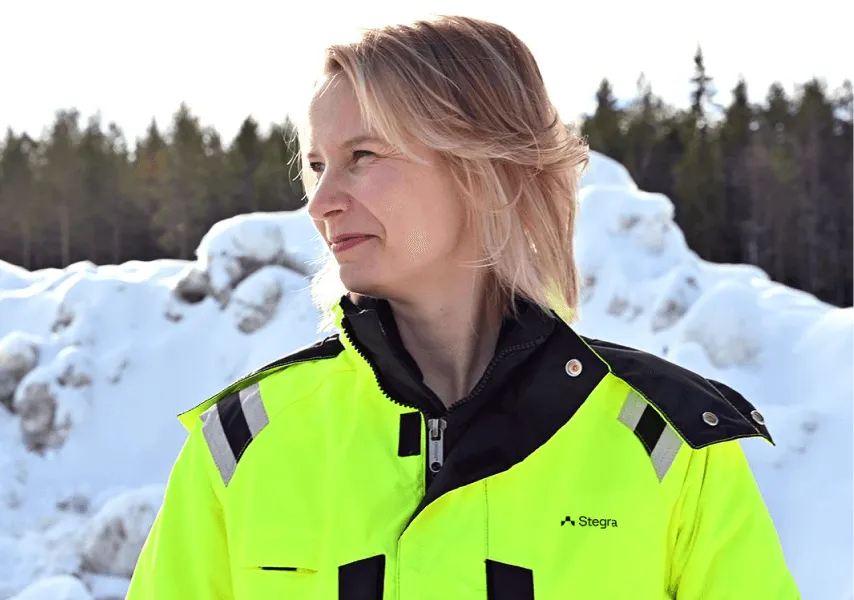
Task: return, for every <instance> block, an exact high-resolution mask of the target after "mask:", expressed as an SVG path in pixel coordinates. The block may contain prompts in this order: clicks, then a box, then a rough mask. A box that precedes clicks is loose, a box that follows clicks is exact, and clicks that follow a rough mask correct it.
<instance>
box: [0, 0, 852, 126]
mask: <svg viewBox="0 0 854 600" xmlns="http://www.w3.org/2000/svg"><path fill="white" fill-rule="evenodd" d="M409 4H414V5H416V6H418V7H419V8H417V9H414V8H406V6H407V5H409ZM689 4H690V3H686V2H680V1H679V0H611V1H610V2H602V1H599V0H588V1H587V2H572V1H570V2H567V1H566V0H519V1H516V2H510V1H509V0H453V1H451V0H424V1H415V2H412V1H411V0H397V1H392V2H389V1H387V0H362V1H361V2H344V1H342V0H309V1H302V2H299V3H296V2H293V1H291V2H287V1H283V0H237V1H234V0H227V1H226V0H144V1H142V2H140V1H136V0H135V1H133V2H131V1H129V0H71V1H69V0H52V1H48V0H24V1H15V0H0V24H2V28H0V31H2V33H0V82H2V83H0V86H2V87H0V131H5V129H6V127H8V126H11V127H12V128H13V129H14V130H15V131H16V132H20V131H22V130H23V131H28V132H29V133H30V134H32V135H38V134H39V133H40V132H41V131H42V129H43V128H44V127H45V126H46V125H48V124H49V123H50V122H51V121H52V118H53V114H54V112H55V111H56V110H57V109H59V108H65V107H76V108H78V109H79V110H80V111H81V113H82V114H83V116H84V117H87V116H89V115H91V114H93V113H94V112H95V111H99V110H100V112H101V114H102V116H103V119H104V122H105V123H106V122H108V121H110V120H114V121H116V122H117V123H118V124H119V126H120V127H121V128H122V129H123V130H124V132H125V134H126V135H127V137H128V138H129V139H131V140H133V139H134V137H136V136H138V135H142V133H143V132H144V130H145V128H146V126H147V124H148V123H149V122H150V120H151V118H152V117H156V118H157V120H158V122H159V123H160V124H161V125H165V124H168V122H169V119H170V117H171V115H172V113H173V112H174V111H175V109H176V108H177V107H178V105H179V104H180V103H181V101H186V102H187V103H188V104H189V105H190V107H191V109H192V110H193V112H194V113H195V114H197V115H198V116H199V117H200V118H201V120H202V122H203V123H204V124H209V125H213V126H215V127H216V129H217V130H218V131H220V133H222V135H223V138H224V140H225V141H229V140H230V139H231V138H232V137H233V136H234V134H235V133H236V131H237V128H238V127H239V125H240V123H241V121H242V120H243V119H244V118H245V117H246V116H247V115H248V114H252V115H253V116H254V117H255V118H257V119H258V120H259V121H260V122H261V124H262V125H265V126H266V125H267V124H268V123H270V122H273V121H281V120H282V118H283V116H284V115H285V114H286V113H287V112H288V110H289V107H292V106H294V102H295V98H296V97H297V96H298V94H299V93H300V92H301V91H302V90H303V89H304V88H301V87H300V86H298V85H295V84H294V79H295V75H296V76H297V77H302V78H303V80H304V78H305V77H306V75H307V74H308V73H309V72H310V69H311V68H312V67H313V66H314V65H315V64H316V63H315V62H313V61H312V57H314V56H315V54H313V53H312V51H313V50H316V49H319V48H320V47H322V46H323V45H324V44H325V42H327V41H329V40H332V39H335V38H336V37H338V36H340V35H346V33H347V32H350V31H352V30H353V29H354V28H357V27H363V26H371V25H376V24H382V23H386V22H390V21H398V20H408V19H411V18H413V17H418V16H424V15H425V14H428V13H456V14H466V15H470V16H475V17H481V18H486V19H490V20H493V21H497V22H499V23H501V24H503V25H506V26H508V27H509V28H510V29H512V30H513V31H514V32H515V33H516V34H518V35H519V36H520V37H521V38H522V39H523V40H524V41H525V42H526V43H527V44H528V45H529V46H530V47H531V49H532V50H533V52H534V54H535V56H536V57H537V59H538V61H539V63H540V67H541V70H542V72H543V75H544V77H545V79H546V82H547V84H548V86H549V89H550V91H551V93H552V96H553V98H554V99H555V101H556V102H557V104H558V106H559V107H560V109H561V112H562V113H563V115H564V117H565V118H566V119H572V118H575V117H576V116H578V115H579V114H580V113H581V112H584V111H588V110H590V109H591V108H592V106H593V94H594V93H595V91H596V88H597V86H598V84H599V81H600V80H601V79H602V77H604V76H607V77H608V78H609V79H611V81H612V83H614V85H615V88H616V91H617V94H618V95H620V96H624V97H630V96H632V95H633V93H634V90H635V82H636V80H637V78H638V75H639V74H640V73H641V71H643V72H645V73H646V76H647V78H648V79H649V80H650V81H651V83H652V86H653V90H654V91H655V92H657V93H658V94H660V95H662V96H664V98H665V99H666V100H667V101H669V102H671V103H674V104H685V103H686V102H687V94H688V79H689V78H690V77H691V74H692V70H693V63H692V57H693V53H694V50H695V48H696V46H697V43H698V42H699V43H701V44H702V46H703V50H704V53H705V55H706V66H707V69H708V72H709V74H710V75H711V76H713V77H714V78H715V83H716V85H717V87H718V89H719V90H720V93H719V95H718V98H717V99H718V100H719V101H722V102H727V101H728V100H729V98H730V94H729V91H730V90H731V89H732V87H733V86H734V85H735V83H736V81H737V78H738V76H739V74H744V76H745V77H746V79H747V82H748V85H749V86H750V89H751V99H755V100H759V99H761V98H762V97H764V95H765V93H766V91H767V89H768V86H769V84H770V83H772V82H773V81H775V80H779V81H781V82H782V83H783V84H784V85H786V86H787V87H789V88H790V89H791V88H792V86H793V84H794V83H803V82H804V81H806V80H807V79H809V78H810V77H812V76H813V75H818V76H821V77H824V78H826V79H827V81H828V83H829V84H830V86H831V88H833V87H835V86H837V85H839V84H840V83H841V82H842V81H843V80H844V79H845V78H846V77H851V69H850V67H849V65H850V60H851V56H852V52H851V48H850V43H849V42H848V38H849V37H850V24H851V18H852V15H851V5H850V4H849V3H847V2H842V1H841V0H809V2H805V3H803V2H802V3H798V4H792V5H790V7H789V6H787V5H786V4H785V3H776V2H771V0H722V1H717V2H714V3H704V4H705V7H703V8H702V9H698V8H689ZM499 6H503V7H504V8H499ZM561 6H562V8H561ZM845 6H847V7H848V8H847V9H846V8H843V7H845ZM547 7H548V8H547ZM846 11H847V14H845V13H846ZM297 80H298V81H299V79H297ZM7 85H8V86H9V88H8V89H9V91H5V90H3V89H2V88H5V87H6V86H7Z"/></svg>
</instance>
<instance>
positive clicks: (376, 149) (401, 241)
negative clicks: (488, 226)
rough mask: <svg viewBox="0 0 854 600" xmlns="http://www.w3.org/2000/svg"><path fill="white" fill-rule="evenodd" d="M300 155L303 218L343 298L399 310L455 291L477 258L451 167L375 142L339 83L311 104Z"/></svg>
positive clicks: (424, 152)
mask: <svg viewBox="0 0 854 600" xmlns="http://www.w3.org/2000/svg"><path fill="white" fill-rule="evenodd" d="M321 89H323V88H321ZM301 146H302V152H303V168H304V169H310V170H311V173H308V177H307V180H306V193H307V196H308V212H309V214H310V215H311V218H312V219H313V221H314V224H315V226H316V227H317V229H318V231H319V232H320V234H321V235H322V236H323V239H324V240H325V241H326V244H327V245H328V246H329V248H330V249H331V251H332V252H333V254H334V256H335V260H336V262H337V264H338V267H339V270H340V277H341V281H342V282H343V284H344V286H345V287H346V288H347V289H348V290H349V291H351V292H355V293H357V294H362V295H368V296H375V297H381V298H387V299H390V300H401V301H405V300H407V299H409V298H415V297H419V296H420V295H421V294H424V293H429V292H430V291H431V290H435V289H437V287H436V286H448V285H453V281H452V280H453V279H454V278H455V277H456V278H459V276H460V269H455V268H454V267H455V266H456V265H458V264H459V263H460V262H462V261H469V260H475V259H477V258H479V257H478V256H477V254H476V249H475V247H474V246H475V245H474V243H473V240H472V239H471V238H472V237H473V236H470V235H468V236H467V235H465V232H464V231H463V230H464V222H463V219H464V208H463V204H462V202H461V201H460V199H459V197H458V194H457V192H456V186H455V185H454V183H453V180H452V178H451V175H450V173H449V171H448V169H447V167H446V166H445V165H444V163H443V162H442V161H440V160H439V157H438V155H437V154H436V153H434V152H432V151H429V150H428V149H427V148H425V147H423V146H421V147H418V146H415V147H414V148H413V149H414V151H415V152H416V153H417V154H418V155H419V156H420V157H421V158H424V159H426V160H427V164H420V163H417V162H414V161H412V160H410V159H409V158H407V157H405V156H404V155H403V154H402V153H401V152H400V151H398V150H397V149H396V148H393V147H391V146H390V145H389V144H387V143H386V142H384V141H383V140H380V139H376V138H375V137H374V136H373V134H372V132H371V131H368V130H367V129H365V128H364V127H363V124H362V122H361V118H360V112H359V105H358V103H357V99H356V96H355V94H354V93H353V90H352V88H351V87H350V84H349V82H348V81H347V80H346V78H345V77H343V76H341V77H337V78H335V80H334V81H333V82H332V84H331V85H329V86H327V87H326V88H325V91H324V92H323V93H322V94H320V95H319V96H317V97H315V99H314V101H313V102H312V104H311V107H310V111H309V118H308V123H307V128H306V130H305V132H304V138H303V139H302V140H301Z"/></svg>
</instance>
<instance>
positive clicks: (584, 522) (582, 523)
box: [560, 516, 617, 529]
mask: <svg viewBox="0 0 854 600" xmlns="http://www.w3.org/2000/svg"><path fill="white" fill-rule="evenodd" d="M567 523H569V524H570V525H572V526H573V527H575V526H576V522H575V521H574V520H573V518H572V517H570V516H567V517H566V518H565V519H564V520H563V521H561V522H560V526H561V527H563V526H564V525H566V524H567ZM578 526H579V527H598V528H599V529H608V528H609V527H616V526H617V519H595V518H593V517H586V516H581V517H578Z"/></svg>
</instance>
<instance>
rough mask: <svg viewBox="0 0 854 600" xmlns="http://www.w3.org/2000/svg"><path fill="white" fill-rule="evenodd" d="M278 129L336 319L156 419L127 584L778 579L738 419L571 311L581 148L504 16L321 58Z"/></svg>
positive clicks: (755, 429) (698, 594)
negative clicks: (326, 332)
mask: <svg viewBox="0 0 854 600" xmlns="http://www.w3.org/2000/svg"><path fill="white" fill-rule="evenodd" d="M300 142H301V144H300V145H301V148H302V152H303V156H302V162H303V177H304V183H305V189H306V191H307V196H308V201H309V202H308V212H309V214H310V215H311V217H312V219H313V220H314V222H315V224H316V226H317V229H318V231H319V233H320V235H321V236H322V237H323V239H324V240H325V241H326V243H327V244H328V246H329V248H330V250H331V252H330V259H329V264H328V268H327V269H326V270H324V271H323V273H322V275H321V276H320V277H319V280H318V281H317V282H316V286H315V291H316V292H317V295H316V297H317V299H318V302H319V303H320V305H321V306H322V307H323V308H324V310H325V311H326V314H327V316H328V318H329V320H330V322H332V323H334V324H335V325H337V329H338V330H339V331H340V332H341V333H340V334H336V335H332V336H331V337H328V338H326V339H325V340H323V341H321V342H318V343H317V344H315V345H313V346H311V347H309V348H305V349H303V350H301V351H299V352H296V353H294V354H292V355H290V356H287V357H285V358H283V359H281V360H279V361H277V362H275V363H273V364H271V365H268V366H267V367H264V368H263V369H261V370H259V371H258V372H256V373H255V374H253V375H251V376H249V377H247V378H245V379H243V380H241V381H239V382H237V383H235V384H233V385H232V386H230V387H229V388H227V389H226V390H224V391H223V392H222V393H220V394H218V395H217V396H216V397H214V398H211V399H210V400H208V401H207V402H205V403H203V404H201V405H200V406H198V407H196V408H195V409H194V410H191V411H190V412H188V413H185V414H184V415H182V421H183V422H184V424H185V425H186V426H187V428H188V429H189V431H190V435H189V438H188V440H187V442H186V444H185V446H184V448H183V449H182V451H181V454H180V456H179V457H178V459H177V461H176V463H175V465H174V470H173V473H172V475H171V477H170V480H169V483H168V487H167V491H166V496H165V501H164V504H163V507H162V510H161V512H160V513H159V515H158V517H157V521H156V523H155V525H154V528H153V530H152V532H151V534H150V537H149V539H148V541H147V543H146V545H145V548H144V549H143V552H142V555H141V557H140V559H139V564H138V566H137V569H136V572H135V574H134V578H133V581H132V583H131V587H130V591H129V595H128V597H129V598H130V600H154V599H157V600H168V599H170V598H175V599H182V600H183V599H185V598H212V599H213V598H223V599H224V598H228V599H232V598H233V599H244V598H252V599H255V598H289V599H296V598H318V599H320V598H324V599H332V598H337V599H343V600H356V599H359V600H379V599H382V598H385V599H388V598H399V599H401V600H422V599H428V598H431V599H443V600H444V599H454V600H467V599H472V600H474V599H488V600H510V599H513V600H525V599H531V598H536V599H537V600H547V599H558V598H560V599H565V598H597V599H606V598H614V599H627V598H632V599H650V600H652V599H656V600H659V599H663V598H678V599H680V600H694V599H697V600H700V599H703V600H717V599H721V600H722V599H725V598H726V599H732V598H750V599H753V600H759V599H772V598H773V599H793V598H797V597H798V592H797V590H796V588H795V584H794V583H793V581H792V578H791V576H790V574H789V572H788V571H787V568H786V565H785V563H784V559H783V556H782V552H781V548H780V544H779V542H778V539H777V535H776V533H775V531H774V527H773V524H772V522H771V519H770V517H769V515H768V513H767V511H766V508H765V506H764V504H763V501H762V498H761V497H760V494H759V491H758V490H757V486H756V484H755V482H754V479H753V477H752V475H751V472H750V470H749V467H748V464H747V462H746V461H745V457H744V455H743V453H742V450H741V448H740V446H739V443H738V441H737V440H738V439H739V438H745V437H751V436H761V437H764V438H766V439H768V440H769V441H770V439H771V438H770V436H769V434H768V431H767V430H766V428H765V426H764V424H763V419H762V417H761V415H759V413H758V412H756V411H755V410H754V409H753V407H752V406H751V405H750V404H749V403H748V402H747V401H746V400H745V399H744V398H742V397H741V396H740V395H739V394H738V393H737V392H735V391H733V390H731V389H729V388H728V387H726V386H724V385H722V384H719V383H716V382H711V381H708V380H706V379H704V378H702V377H700V376H699V375H696V374H694V373H691V372H688V371H685V370H683V369H680V368H678V367H676V366H674V365H672V364H669V363H667V362H665V361H663V360H661V359H659V358H656V357H654V356H651V355H649V354H645V353H643V352H640V351H637V350H633V349H630V348H625V347H621V346H617V345H614V344H609V343H606V342H600V341H596V340H589V339H585V338H582V337H580V336H579V335H577V334H575V333H574V332H573V330H572V329H571V328H570V326H569V323H570V322H571V317H572V315H573V314H574V312H575V309H576V307H577V304H578V289H577V285H578V274H577V271H576V268H575V264H574V261H573V256H572V251H571V248H572V231H573V220H574V217H575V210H576V190H577V185H578V177H579V174H580V172H581V169H583V167H584V165H585V163H586V161H587V158H588V154H587V152H588V151H587V148H586V147H585V145H584V143H583V142H582V141H581V140H580V139H579V138H578V137H577V136H576V135H575V134H574V133H573V132H572V131H570V130H569V129H567V128H566V127H565V126H564V125H562V124H561V121H560V119H559V118H558V115H557V112H556V111H555V109H554V107H553V106H552V104H551V103H550V101H549V99H548V96H547V94H546V91H545V88H544V85H543V81H542V79H541V76H540V73H539V71H538V68H537V65H536V63H535V61H534V58H533V57H532V56H531V54H530V52H529V51H528V49H527V48H526V47H525V46H524V45H523V44H522V43H521V42H520V41H519V40H518V39H517V38H516V37H515V36H514V35H513V34H511V33H510V32H509V31H507V30H506V29H504V28H502V27H499V26H497V25H494V24H490V23H486V22H482V21H478V20H473V19H468V18H457V17H453V18H441V19H436V20H432V21H421V22H417V23H415V24H413V25H410V26H394V27H387V28H383V29H376V30H371V31H368V32H367V33H365V34H364V36H363V37H362V38H361V39H360V40H359V41H357V42H355V43H352V44H346V45H336V46H333V47H331V48H329V49H328V51H327V55H326V64H325V68H324V70H323V76H322V78H321V79H320V80H319V82H318V84H317V87H316V90H315V93H314V96H313V100H312V102H311V106H310V109H309V111H308V117H307V119H306V121H305V123H304V124H303V126H302V128H301V133H300ZM330 284H331V285H330ZM341 284H343V288H340V287H338V288H336V286H340V285H341ZM330 290H331V292H330ZM330 293H331V294H332V295H330Z"/></svg>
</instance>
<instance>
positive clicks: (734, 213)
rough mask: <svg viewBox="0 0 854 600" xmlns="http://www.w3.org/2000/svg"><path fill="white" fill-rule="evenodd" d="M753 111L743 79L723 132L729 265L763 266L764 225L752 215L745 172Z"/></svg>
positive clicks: (728, 112)
mask: <svg viewBox="0 0 854 600" xmlns="http://www.w3.org/2000/svg"><path fill="white" fill-rule="evenodd" d="M753 121H754V116H753V109H752V108H751V106H750V105H749V103H748V99H747V83H746V82H745V81H744V78H740V79H739V81H738V84H737V85H736V86H735V88H734V89H733V90H732V103H731V104H730V106H729V107H727V108H726V111H725V118H724V121H723V123H722V125H721V129H720V145H721V159H722V169H723V172H722V177H723V201H724V205H725V206H726V215H727V222H726V223H725V229H724V231H723V234H724V236H725V237H726V239H727V249H728V250H729V254H728V256H727V257H726V260H727V261H728V262H744V261H747V262H749V263H752V264H758V263H759V234H760V231H761V230H760V224H759V223H758V222H757V221H756V220H755V218H754V216H753V215H752V214H751V206H752V201H751V199H750V198H749V196H748V195H747V194H746V191H747V187H746V178H747V175H746V173H745V169H746V167H747V153H748V149H749V147H750V136H751V127H752V126H753V124H754V123H753Z"/></svg>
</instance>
